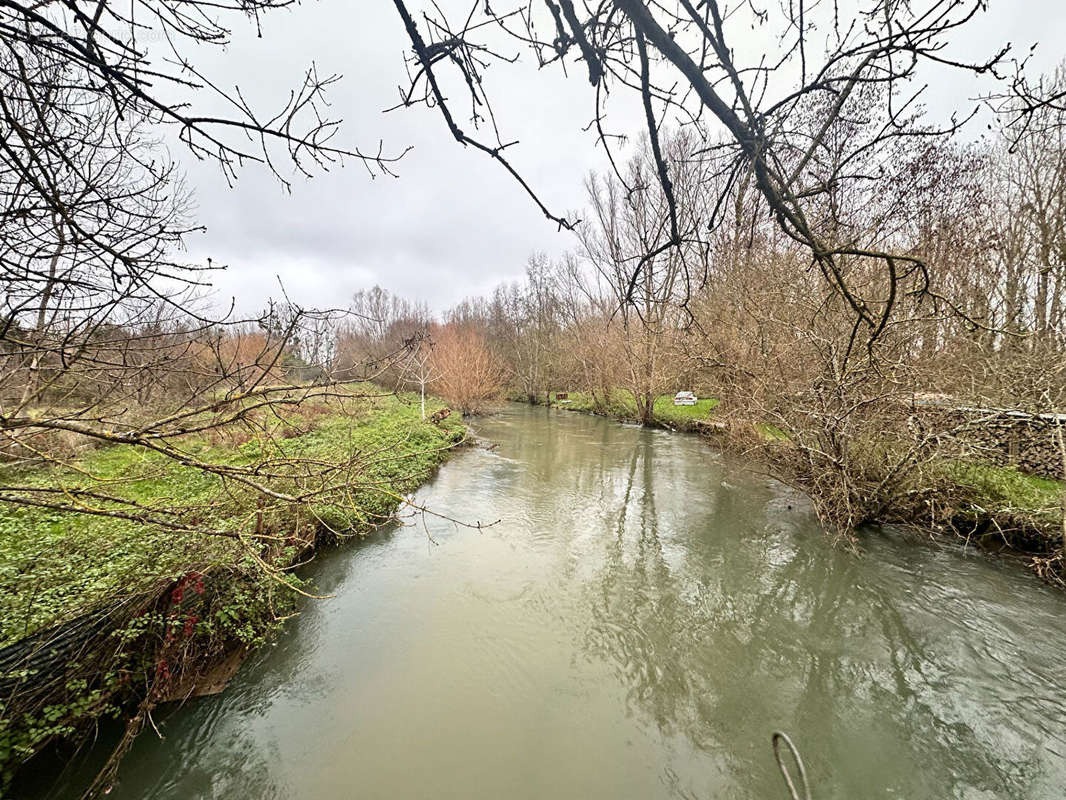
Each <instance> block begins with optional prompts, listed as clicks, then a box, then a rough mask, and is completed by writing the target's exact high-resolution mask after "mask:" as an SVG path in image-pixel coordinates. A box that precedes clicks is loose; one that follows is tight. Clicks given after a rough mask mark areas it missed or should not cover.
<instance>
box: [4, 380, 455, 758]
mask: <svg viewBox="0 0 1066 800" xmlns="http://www.w3.org/2000/svg"><path fill="white" fill-rule="evenodd" d="M439 407H440V405H439V404H434V406H433V409H431V410H435V409H436V408H439ZM255 423H256V424H255V425H254V426H250V427H248V428H247V429H243V432H241V433H237V434H235V435H227V436H223V437H221V438H220V437H215V438H213V439H212V438H190V439H189V440H187V441H183V442H182V443H181V444H182V447H183V448H184V449H185V450H186V451H187V452H188V453H189V454H190V456H191V457H203V458H204V460H206V457H208V456H210V457H211V458H212V459H213V460H214V461H216V462H219V463H225V464H229V465H233V466H240V465H248V464H253V463H254V464H259V465H262V464H264V463H265V464H267V465H268V466H267V467H266V468H264V475H265V476H267V477H264V478H263V479H262V482H263V483H265V484H266V486H267V487H268V488H269V489H271V490H274V491H277V492H279V493H286V494H288V495H290V496H291V495H294V494H300V493H301V492H302V493H303V494H305V495H306V496H308V497H310V498H312V499H310V500H308V501H307V502H303V503H299V504H293V503H281V502H277V503H274V502H264V500H263V497H262V495H261V494H258V493H255V492H253V490H251V489H249V488H247V487H242V486H241V485H240V484H238V483H235V482H233V481H224V480H223V479H221V478H219V477H218V476H217V475H208V474H205V473H203V472H201V471H200V470H198V469H195V468H193V467H190V466H182V465H181V464H178V463H176V462H174V461H173V460H171V459H167V458H164V457H163V456H160V455H158V454H154V453H151V452H145V451H144V450H142V449H133V448H128V447H123V446H112V447H107V448H103V449H99V450H96V451H92V452H89V453H87V454H85V455H84V456H83V457H82V458H80V459H78V460H76V461H73V462H71V463H69V464H68V465H67V466H66V467H65V468H64V469H62V470H61V471H49V472H47V473H46V472H41V471H34V470H32V469H31V470H25V469H23V470H17V471H16V470H13V469H11V468H8V469H6V470H4V469H0V481H3V483H4V484H18V485H32V484H40V485H52V486H58V487H62V488H63V489H65V490H66V491H68V492H72V493H73V492H76V491H78V490H87V489H96V490H98V491H99V490H100V488H101V487H106V488H107V490H108V492H109V494H111V495H113V496H118V497H121V498H123V499H127V500H129V501H132V502H135V503H137V504H139V506H141V507H149V508H159V509H163V508H166V509H168V510H169V512H174V511H176V512H177V513H176V514H175V515H174V516H175V518H177V519H181V520H186V521H188V522H189V523H190V524H191V523H193V522H198V523H199V522H204V521H210V528H211V529H212V530H213V531H214V532H215V533H214V534H213V535H204V534H203V533H200V532H193V531H182V530H174V529H166V528H162V527H154V526H146V525H143V524H139V523H137V522H133V521H128V520H122V519H114V518H110V517H103V516H92V515H83V514H71V513H69V512H61V511H52V510H48V509H38V508H26V507H19V506H14V505H9V504H2V505H0V620H2V629H0V648H3V650H2V651H0V669H2V670H3V672H2V673H0V684H2V685H3V689H4V691H3V699H2V700H0V702H2V703H4V706H3V707H0V717H2V723H0V763H2V765H3V767H4V772H5V773H10V772H11V768H12V766H13V765H14V764H16V763H17V762H18V761H20V760H22V759H24V758H26V757H27V756H28V755H30V754H32V753H33V752H34V751H36V750H38V749H39V748H40V747H41V746H42V745H43V744H45V743H46V742H48V741H50V740H53V739H56V738H62V737H65V736H69V735H72V734H74V733H75V732H77V731H78V730H81V729H83V728H84V725H85V723H86V722H87V721H88V720H91V719H92V718H95V717H99V716H101V715H104V714H117V713H119V705H120V701H122V700H123V699H124V698H129V697H133V698H137V699H143V698H144V697H145V696H146V692H147V693H149V694H151V695H153V696H154V697H155V699H166V698H167V697H171V696H175V695H178V694H181V693H183V692H186V691H191V690H192V688H193V686H194V685H195V683H196V681H197V679H198V677H199V675H200V673H201V672H202V670H203V668H204V666H206V665H209V664H210V663H213V662H215V661H217V660H218V659H219V658H220V657H222V656H224V655H225V654H226V653H228V652H232V650H233V649H234V648H235V647H251V646H255V645H258V644H260V643H262V642H263V641H265V639H266V638H268V637H269V636H270V635H271V633H272V632H273V631H274V630H275V629H276V628H277V626H278V625H279V624H280V623H281V621H282V620H283V619H284V618H285V617H286V616H287V615H289V614H291V613H292V611H293V609H294V601H295V598H296V596H297V595H296V592H295V591H294V589H295V588H300V587H301V583H300V581H299V580H298V579H297V578H296V577H295V576H294V575H293V574H292V572H291V571H290V570H289V567H291V566H292V565H293V564H294V563H296V562H297V561H301V560H305V559H306V558H307V557H308V555H309V552H310V551H311V550H312V549H313V548H314V547H315V546H316V545H317V544H319V543H320V542H321V541H323V539H324V538H331V539H336V538H342V537H344V536H347V535H354V534H362V533H366V532H367V531H369V530H371V529H372V528H373V527H374V526H376V525H378V524H380V523H382V522H385V521H387V520H388V519H390V518H391V515H392V513H393V512H394V511H395V509H396V507H397V506H398V504H399V503H400V502H401V498H402V496H403V495H404V494H406V493H408V492H410V491H412V490H413V489H415V488H416V487H417V486H419V485H420V484H421V483H423V482H424V481H425V480H426V479H427V478H428V477H429V476H430V475H431V474H432V472H433V470H434V469H435V468H436V467H437V466H438V465H439V464H440V462H441V461H443V460H444V458H446V456H447V454H448V452H449V450H450V449H451V448H452V447H454V446H455V444H456V443H457V442H459V441H460V440H461V439H462V438H463V436H464V428H463V426H462V423H461V421H460V420H459V418H458V415H453V416H452V417H450V418H448V419H446V420H444V421H443V422H441V423H440V424H439V425H435V424H433V423H432V422H428V421H423V420H422V419H421V415H420V410H419V407H418V404H417V403H416V402H414V401H413V398H396V397H392V396H382V397H374V398H354V397H351V398H349V397H341V398H333V399H329V400H323V399H319V400H315V401H308V402H305V403H304V404H301V405H299V406H296V407H294V409H293V410H292V411H290V412H286V413H285V414H283V415H282V416H276V415H271V416H270V418H266V417H265V416H264V418H262V419H258V420H255ZM264 456H267V459H266V460H264ZM272 464H282V465H285V467H284V470H287V471H284V474H282V473H283V469H282V468H280V467H273V466H269V465H272ZM315 464H335V465H338V467H337V468H336V470H333V471H326V472H325V473H323V474H324V475H325V477H323V474H319V475H316V477H315V484H314V485H310V484H309V480H308V478H307V477H306V476H307V474H309V467H308V465H315ZM107 505H108V506H109V507H117V504H115V503H110V504H107ZM304 588H306V589H308V590H313V587H304ZM83 621H87V622H83ZM70 637H76V638H77V641H76V643H75V644H76V646H75V647H73V648H68V649H69V650H70V653H71V654H72V655H71V656H70V657H68V656H66V655H64V657H63V659H62V660H63V663H62V664H61V665H58V666H57V665H56V664H54V663H52V662H53V661H54V660H55V659H52V660H50V659H49V658H48V657H47V656H48V652H49V649H53V650H55V649H57V648H58V649H59V651H60V652H61V653H64V654H65V653H67V650H65V649H63V648H64V647H66V645H65V644H64V640H65V638H70ZM82 639H84V641H82ZM35 664H44V665H45V667H47V669H45V668H43V667H40V668H35V666H34V665H35ZM46 671H47V672H48V673H49V674H43V673H44V672H46ZM42 687H45V688H48V687H50V688H48V690H47V691H42Z"/></svg>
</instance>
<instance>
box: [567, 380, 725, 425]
mask: <svg viewBox="0 0 1066 800" xmlns="http://www.w3.org/2000/svg"><path fill="white" fill-rule="evenodd" d="M554 396H555V393H554V392H553V393H552V397H553V402H555V401H554ZM568 397H569V400H568V402H557V405H558V406H559V407H560V408H568V409H571V410H573V411H599V412H600V413H603V414H607V415H608V416H611V417H617V418H619V419H636V418H637V403H636V400H634V399H633V394H632V392H630V391H628V390H626V389H615V390H614V391H612V392H611V396H610V398H609V399H608V400H606V402H601V403H600V404H597V403H596V402H595V400H594V399H593V397H592V395H591V394H589V393H588V392H569V393H568ZM717 406H718V400H717V399H715V398H713V397H704V398H700V399H699V400H698V401H697V402H696V405H694V406H675V405H674V396H673V395H672V394H670V395H667V394H664V395H660V396H659V397H657V398H656V399H655V403H654V405H653V407H652V416H653V417H654V418H655V420H656V421H658V422H660V423H663V424H669V425H673V426H681V427H684V426H687V425H690V424H691V423H692V422H693V421H695V420H705V419H708V418H709V417H710V415H711V412H712V411H713V410H714V409H715V408H716V407H717Z"/></svg>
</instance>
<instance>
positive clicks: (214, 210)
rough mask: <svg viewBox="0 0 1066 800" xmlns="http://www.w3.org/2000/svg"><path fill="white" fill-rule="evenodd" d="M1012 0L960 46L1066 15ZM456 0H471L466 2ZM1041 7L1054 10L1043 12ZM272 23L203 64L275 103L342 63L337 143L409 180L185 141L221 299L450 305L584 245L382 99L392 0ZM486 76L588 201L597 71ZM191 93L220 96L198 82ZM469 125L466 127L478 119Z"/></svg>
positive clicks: (393, 21)
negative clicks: (280, 169) (320, 169)
mask: <svg viewBox="0 0 1066 800" xmlns="http://www.w3.org/2000/svg"><path fill="white" fill-rule="evenodd" d="M443 5H445V7H446V8H447V7H448V6H453V5H455V3H454V2H451V3H444V4H443ZM1011 5H1012V4H1007V3H1000V4H998V6H997V5H994V6H993V9H992V12H991V14H990V15H989V17H988V18H987V19H984V20H980V21H979V23H978V25H976V26H975V30H974V32H973V33H969V34H967V37H968V38H967V39H965V40H963V41H962V42H960V43H958V45H957V49H959V50H960V51H966V52H965V53H962V54H964V55H966V56H969V57H975V54H977V53H984V52H987V51H990V50H993V49H995V47H996V46H997V45H998V43H999V42H1001V41H1002V40H1003V38H1004V36H1005V34H1009V35H1011V36H1012V37H1013V38H1014V40H1015V41H1016V42H1019V43H1024V47H1022V48H1021V49H1027V46H1028V43H1029V42H1030V41H1033V40H1035V39H1037V38H1046V40H1047V41H1049V42H1050V41H1054V40H1055V38H1056V35H1058V34H1061V33H1062V32H1063V29H1064V28H1066V24H1064V20H1063V19H1062V17H1063V15H1062V14H1061V13H1056V12H1055V11H1052V10H1051V9H1057V8H1058V6H1057V4H1052V3H1050V2H1047V3H1043V4H1041V3H1035V2H1034V3H1032V4H1031V5H1033V6H1034V8H1033V12H1034V13H1031V14H1026V15H1023V14H1019V13H1017V11H1016V10H1015V11H1014V12H1013V13H1012V11H1011V8H1008V6H1011ZM459 6H461V7H462V8H463V11H464V13H465V11H468V10H469V0H463V2H462V3H459ZM1039 6H1043V7H1045V8H1046V10H1047V12H1046V13H1045V14H1043V15H1038V14H1037V13H1035V12H1036V11H1037V7H1039ZM262 28H263V36H262V38H257V36H256V31H255V27H254V26H253V25H252V24H251V23H249V24H248V25H242V26H239V30H237V31H235V34H234V40H233V43H232V44H231V45H230V46H229V47H228V48H226V49H225V50H212V48H201V50H200V51H198V52H197V53H196V57H197V58H198V62H197V63H198V65H199V66H200V67H201V68H202V69H203V70H204V72H205V73H206V74H208V75H210V76H212V78H213V79H215V80H216V81H217V82H218V83H219V84H220V85H224V86H233V85H240V86H241V89H242V92H243V93H244V94H245V96H247V97H248V98H249V99H250V101H251V102H252V104H253V107H261V108H264V109H269V108H272V107H276V106H277V105H279V104H280V103H281V102H283V100H284V97H285V96H286V94H287V91H288V89H289V88H290V87H292V86H293V85H294V84H296V83H297V82H298V81H299V79H300V76H301V75H302V74H303V71H304V70H305V69H306V68H307V67H308V66H309V65H310V63H311V62H312V61H314V62H316V64H317V67H318V70H319V73H320V74H321V75H326V74H331V73H343V74H344V79H343V80H342V82H341V83H340V84H338V85H336V86H334V87H333V89H332V91H331V93H330V99H331V102H332V107H331V108H330V112H331V113H332V115H333V116H334V117H337V118H341V119H343V120H344V125H343V131H342V134H341V140H340V141H341V143H342V144H346V145H352V146H359V147H361V148H362V149H363V150H376V148H377V145H378V142H379V140H380V141H383V142H384V143H385V148H386V150H391V151H392V152H399V151H401V150H402V149H403V148H404V147H406V146H413V148H414V149H413V150H412V151H411V152H410V153H409V154H408V156H407V157H405V158H404V159H403V161H402V162H401V163H400V164H399V166H398V167H397V169H398V171H399V172H400V175H401V177H400V178H399V179H393V178H389V177H378V178H376V179H373V180H371V179H370V178H369V177H368V176H367V174H366V170H365V169H364V168H363V167H362V166H361V165H360V164H359V163H357V162H350V163H348V164H347V165H345V166H344V167H342V168H335V169H331V170H330V171H329V172H326V173H323V174H319V175H317V176H316V177H315V178H314V179H313V180H309V181H308V180H302V179H297V180H296V181H295V182H294V184H293V190H292V192H291V194H290V193H286V192H285V191H284V190H283V189H282V187H281V186H280V184H279V183H278V181H277V180H276V179H274V178H273V177H272V176H270V175H269V174H268V173H267V172H266V170H265V169H263V168H260V167H249V168H246V169H245V170H243V171H242V173H241V175H240V178H239V181H238V182H237V184H236V186H235V187H233V188H230V187H229V186H227V184H226V182H225V180H224V179H223V178H222V176H221V175H220V174H219V172H218V171H217V169H216V168H214V167H213V166H212V165H210V164H208V163H202V162H196V161H195V160H194V159H191V158H189V157H187V154H185V153H183V152H181V151H180V150H178V149H177V148H175V149H174V153H175V155H176V156H178V157H179V159H180V160H181V161H182V163H183V166H184V167H185V168H186V170H187V171H188V174H189V179H190V184H191V185H192V186H193V187H194V188H195V191H196V199H197V203H198V206H199V221H200V222H201V223H203V224H204V225H206V226H207V228H208V231H207V233H206V234H204V235H201V236H196V237H193V238H192V239H191V240H190V242H189V247H190V249H189V255H190V257H191V258H194V259H198V260H202V259H205V258H206V257H208V256H211V257H212V259H213V261H214V262H215V263H223V264H227V265H228V269H227V271H226V272H225V273H224V274H223V275H220V276H219V278H218V280H217V281H216V284H217V286H218V290H219V292H220V294H221V295H222V296H223V297H228V296H230V295H233V296H236V297H237V299H238V307H239V308H240V309H241V310H242V311H253V310H255V309H257V308H260V307H262V306H263V305H264V304H265V302H266V300H267V298H268V297H270V296H276V295H277V294H278V290H277V281H276V279H275V275H280V276H281V277H282V279H283V281H284V283H285V285H286V288H287V289H288V291H289V292H290V295H291V296H292V297H293V298H294V299H296V300H298V301H299V302H301V303H304V304H308V305H316V306H338V305H344V304H345V303H346V302H347V299H348V298H349V297H350V295H351V294H352V293H353V292H354V291H356V290H358V289H360V288H366V287H368V286H370V285H373V284H375V283H376V284H380V285H382V286H384V287H386V288H388V289H390V290H392V291H396V292H399V293H401V294H405V295H408V296H410V297H412V298H414V299H417V300H424V301H426V302H427V303H429V304H430V306H431V307H432V308H435V309H438V310H442V309H444V308H446V307H447V306H449V305H451V304H452V303H454V302H456V301H458V300H460V299H462V298H463V297H466V296H469V295H471V294H474V293H478V292H483V291H486V290H488V289H490V288H491V287H492V286H493V285H494V284H496V283H498V282H499V281H501V280H509V279H513V278H515V277H517V276H519V275H520V274H521V272H522V270H523V268H524V264H525V262H526V259H527V258H528V256H529V254H530V253H531V252H533V251H535V250H536V251H545V252H548V253H549V254H556V253H561V252H563V251H565V250H566V249H568V248H571V247H573V246H574V244H575V242H574V239H573V237H572V235H571V234H568V233H566V232H559V231H557V230H556V227H555V225H553V224H552V223H550V222H548V221H547V220H545V219H544V217H543V216H542V215H541V214H540V213H539V211H538V210H537V209H536V207H535V206H534V205H533V203H532V202H530V200H529V199H528V197H526V195H525V194H524V193H523V191H522V190H521V188H520V187H519V186H517V184H515V183H514V181H513V180H512V179H511V178H510V177H508V176H507V175H506V174H505V173H504V171H503V170H502V169H500V167H499V166H498V165H497V164H495V163H493V162H491V161H490V160H489V159H487V158H486V157H485V156H483V155H481V154H478V153H475V152H472V151H470V150H465V149H464V148H462V147H460V146H459V145H457V144H456V143H455V142H454V141H453V140H452V139H451V138H450V136H449V135H448V132H447V130H446V128H445V127H444V125H443V123H442V120H441V119H440V116H439V114H438V113H437V112H436V111H435V110H432V109H425V108H418V109H404V110H398V111H394V112H391V113H389V114H384V113H382V110H383V109H385V108H387V107H389V106H392V105H394V104H395V103H396V100H397V86H398V85H399V84H400V83H402V82H403V81H404V80H405V78H406V73H405V70H404V65H403V58H402V54H403V52H404V51H405V49H406V47H407V43H406V41H405V36H404V32H403V28H402V25H401V23H400V20H399V18H398V16H397V15H396V12H395V10H394V8H393V7H392V4H391V3H387V2H358V3H355V2H350V1H347V0H323V2H317V3H304V4H300V5H298V6H294V7H293V8H291V9H287V10H282V11H279V12H277V13H269V14H266V15H264V17H263V21H262ZM1056 32H1057V33H1056ZM740 44H741V46H742V45H743V40H741V41H740ZM735 46H736V45H735ZM511 49H512V50H514V49H515V48H514V47H513V46H512V47H511ZM201 56H202V57H201ZM1043 57H1044V59H1045V61H1047V62H1048V63H1049V64H1050V63H1053V59H1054V58H1057V57H1058V56H1057V54H1055V53H1053V52H1050V53H1049V52H1047V49H1046V50H1045V51H1044V52H1043ZM578 77H580V76H578ZM489 81H490V89H491V92H492V96H494V97H495V98H496V102H497V106H496V111H497V115H498V118H499V119H500V121H501V130H502V134H503V136H504V138H505V140H506V139H510V138H517V139H520V140H521V143H520V144H519V145H518V146H516V147H515V148H513V149H512V150H509V151H508V153H509V156H510V157H511V158H512V159H513V160H514V161H515V163H516V166H518V167H519V168H520V169H521V171H522V172H523V174H524V175H525V176H527V177H528V178H529V179H530V181H531V183H532V184H533V185H534V186H535V188H536V189H537V191H538V193H539V194H540V195H541V197H542V198H543V199H544V200H545V202H547V203H548V204H549V205H550V207H551V208H552V210H553V211H554V212H555V213H560V214H561V213H564V212H568V211H572V210H576V209H579V208H580V207H581V206H583V205H584V199H583V196H584V191H583V181H584V177H585V175H586V174H587V173H588V171H589V170H590V169H602V168H603V167H604V166H605V162H604V160H603V154H602V152H601V151H600V150H598V149H597V148H596V146H595V141H594V136H593V134H592V133H590V132H584V131H582V130H581V129H582V128H583V127H584V126H585V125H586V124H587V123H588V122H589V119H590V116H591V109H592V102H591V100H592V95H591V88H590V87H589V85H588V83H587V81H585V80H581V79H578V78H574V77H573V76H572V78H571V79H569V80H568V79H566V78H565V77H564V76H563V75H562V73H561V71H560V70H559V69H558V68H549V69H547V70H543V71H538V70H537V69H536V68H535V67H534V65H532V64H530V63H529V56H528V55H527V54H523V55H522V61H521V62H520V63H519V64H517V65H514V66H506V65H505V66H503V67H499V68H494V69H493V70H491V71H490V72H489ZM967 86H968V84H965V83H953V84H946V85H937V86H934V87H932V91H931V92H930V94H929V97H928V98H927V103H928V104H929V105H930V106H932V107H934V108H940V107H947V106H948V105H950V104H952V103H954V102H958V100H959V98H960V97H962V98H965V97H967V96H968V95H967V92H968V91H969V89H968V88H967ZM458 96H459V95H458V91H457V92H456V97H458ZM195 100H196V102H197V103H201V105H202V104H203V102H204V101H205V100H206V102H207V103H208V104H210V100H209V99H208V98H205V97H204V93H203V92H201V93H200V95H199V96H197V97H196V98H195ZM614 103H615V105H614V106H613V107H612V109H611V116H610V117H609V119H608V126H609V128H610V129H611V130H612V131H616V132H619V133H626V134H631V135H632V134H634V133H635V132H636V131H638V130H639V128H640V125H641V120H642V116H641V112H640V109H639V107H636V106H635V105H633V103H631V102H629V100H628V99H621V98H615V100H614ZM460 108H462V106H461V105H460V104H458V103H457V104H456V109H457V111H458V109H460ZM460 124H463V125H464V126H466V127H469V123H468V121H467V120H460ZM485 135H486V136H488V133H487V132H486V134H485Z"/></svg>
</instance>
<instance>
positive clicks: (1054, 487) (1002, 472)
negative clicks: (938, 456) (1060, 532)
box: [948, 461, 1066, 524]
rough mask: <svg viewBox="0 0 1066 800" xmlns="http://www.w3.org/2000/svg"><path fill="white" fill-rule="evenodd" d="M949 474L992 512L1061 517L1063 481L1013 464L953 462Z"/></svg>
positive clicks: (1056, 519)
mask: <svg viewBox="0 0 1066 800" xmlns="http://www.w3.org/2000/svg"><path fill="white" fill-rule="evenodd" d="M948 473H949V475H950V477H951V480H953V481H954V482H955V483H956V484H957V485H958V486H959V487H961V488H962V489H964V490H966V491H967V492H968V493H969V494H971V495H972V497H973V498H974V502H976V503H978V504H979V505H981V506H982V508H983V509H984V510H985V511H987V512H991V513H1021V514H1025V515H1028V516H1031V517H1034V518H1035V519H1036V520H1038V521H1044V522H1046V523H1049V524H1054V523H1056V522H1060V523H1061V520H1062V502H1063V492H1064V491H1066V486H1064V485H1063V483H1062V482H1060V481H1054V480H1050V479H1049V478H1041V477H1037V476H1035V475H1026V474H1024V473H1022V472H1019V471H1018V470H1017V469H1014V468H1013V467H996V466H992V465H990V464H973V463H967V462H962V461H952V462H949V465H948Z"/></svg>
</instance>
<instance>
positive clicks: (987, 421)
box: [922, 407, 1066, 480]
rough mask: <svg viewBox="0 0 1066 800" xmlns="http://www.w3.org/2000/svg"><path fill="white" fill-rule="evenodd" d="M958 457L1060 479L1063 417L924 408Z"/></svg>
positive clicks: (1065, 422)
mask: <svg viewBox="0 0 1066 800" xmlns="http://www.w3.org/2000/svg"><path fill="white" fill-rule="evenodd" d="M923 411H924V412H925V413H923V414H922V416H926V417H927V418H928V417H930V416H931V417H935V418H937V427H938V428H941V429H942V430H944V431H945V432H946V437H947V438H948V439H949V440H951V441H953V442H954V443H955V444H956V445H957V446H958V448H959V451H960V452H959V454H960V455H961V456H964V457H967V458H972V459H974V460H977V461H985V462H987V463H991V464H995V465H996V466H1000V467H1016V468H1017V469H1018V470H1019V471H1021V472H1025V473H1028V474H1030V475H1039V476H1041V477H1045V478H1054V479H1056V480H1062V479H1063V463H1062V451H1061V449H1060V447H1059V440H1058V433H1057V431H1058V430H1059V429H1060V428H1061V429H1062V432H1063V435H1064V436H1066V414H1027V413H1025V412H1022V411H1004V410H998V409H983V408H943V407H941V408H929V407H927V408H925V409H923Z"/></svg>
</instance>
